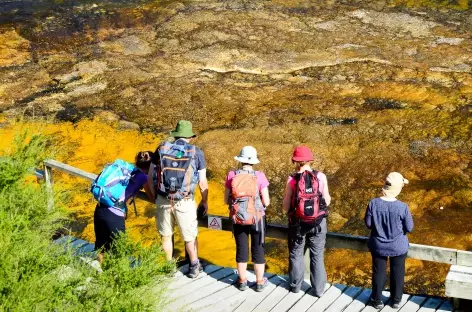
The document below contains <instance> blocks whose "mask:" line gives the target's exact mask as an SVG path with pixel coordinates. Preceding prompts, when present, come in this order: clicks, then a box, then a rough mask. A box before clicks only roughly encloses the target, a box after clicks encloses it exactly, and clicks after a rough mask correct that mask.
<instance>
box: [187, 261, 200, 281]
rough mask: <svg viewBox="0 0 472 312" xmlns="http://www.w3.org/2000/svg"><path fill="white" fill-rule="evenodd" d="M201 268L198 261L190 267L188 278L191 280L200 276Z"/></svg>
mask: <svg viewBox="0 0 472 312" xmlns="http://www.w3.org/2000/svg"><path fill="white" fill-rule="evenodd" d="M200 267H201V265H200V261H198V260H197V263H196V264H194V265H190V266H189V268H188V273H187V276H188V277H190V278H196V277H197V276H198V274H200Z"/></svg>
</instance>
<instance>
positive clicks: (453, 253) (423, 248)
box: [408, 244, 457, 264]
mask: <svg viewBox="0 0 472 312" xmlns="http://www.w3.org/2000/svg"><path fill="white" fill-rule="evenodd" d="M408 258H413V259H419V260H426V261H433V262H440V263H447V264H456V263H457V249H451V248H443V247H436V246H428V245H419V244H410V247H409V248H408Z"/></svg>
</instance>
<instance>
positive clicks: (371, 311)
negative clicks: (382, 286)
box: [362, 291, 390, 312]
mask: <svg viewBox="0 0 472 312" xmlns="http://www.w3.org/2000/svg"><path fill="white" fill-rule="evenodd" d="M371 295H372V294H371ZM389 297H390V292H388V291H382V302H383V303H384V304H385V303H386V302H387V301H388V298H389ZM379 310H380V309H376V308H374V307H373V306H372V305H371V304H370V299H369V301H368V302H367V304H366V306H365V308H364V309H362V312H374V311H379Z"/></svg>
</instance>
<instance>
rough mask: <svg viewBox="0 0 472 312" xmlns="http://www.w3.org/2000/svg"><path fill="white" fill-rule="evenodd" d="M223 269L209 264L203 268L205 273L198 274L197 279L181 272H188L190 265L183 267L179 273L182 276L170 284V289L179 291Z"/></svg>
mask: <svg viewBox="0 0 472 312" xmlns="http://www.w3.org/2000/svg"><path fill="white" fill-rule="evenodd" d="M222 268H223V267H220V266H217V265H213V264H209V265H206V266H205V267H204V268H203V272H200V274H198V276H197V277H196V278H190V277H187V276H186V275H183V273H182V272H181V271H180V270H182V271H183V272H187V271H188V265H185V266H182V267H181V268H179V271H178V272H180V274H182V275H178V276H177V277H174V280H173V281H172V282H170V284H169V288H168V289H170V290H172V289H179V288H180V287H183V286H184V285H187V284H189V283H192V282H195V281H198V280H199V279H201V278H204V277H205V276H208V275H209V274H212V273H213V272H216V271H218V270H221V269H222Z"/></svg>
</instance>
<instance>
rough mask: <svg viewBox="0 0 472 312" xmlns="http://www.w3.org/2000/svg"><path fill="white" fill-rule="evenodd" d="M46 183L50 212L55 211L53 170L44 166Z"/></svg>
mask: <svg viewBox="0 0 472 312" xmlns="http://www.w3.org/2000/svg"><path fill="white" fill-rule="evenodd" d="M44 182H45V183H46V192H47V197H48V210H49V211H52V210H53V209H54V194H53V192H52V168H51V167H49V166H48V165H47V164H45V165H44Z"/></svg>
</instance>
